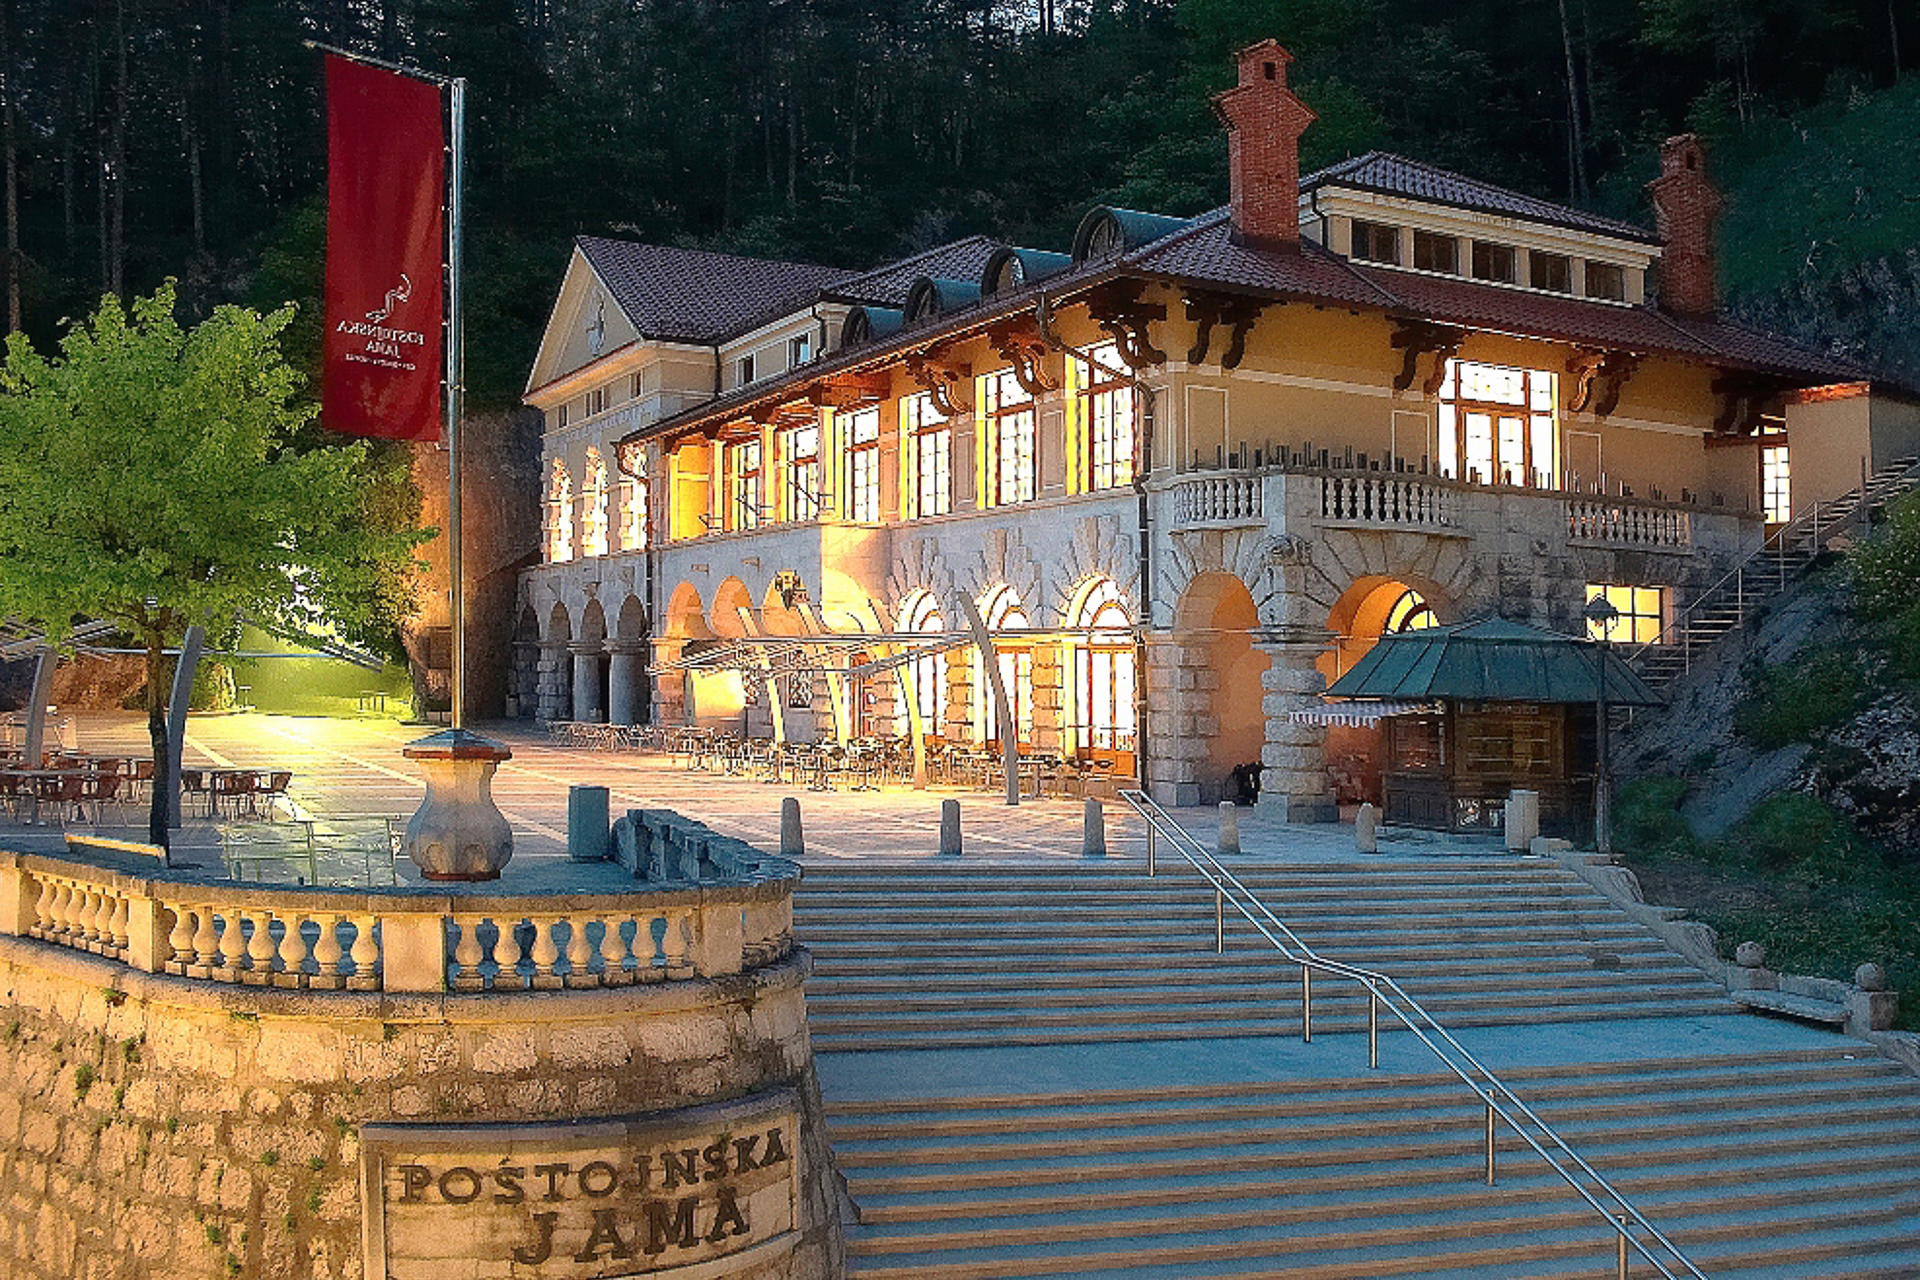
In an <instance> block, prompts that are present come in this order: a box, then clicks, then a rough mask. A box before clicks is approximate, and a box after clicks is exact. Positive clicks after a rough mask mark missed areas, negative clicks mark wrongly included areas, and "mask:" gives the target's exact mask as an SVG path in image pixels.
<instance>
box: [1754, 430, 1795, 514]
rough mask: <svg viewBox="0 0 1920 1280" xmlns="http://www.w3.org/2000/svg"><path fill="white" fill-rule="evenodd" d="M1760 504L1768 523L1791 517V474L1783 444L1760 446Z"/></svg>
mask: <svg viewBox="0 0 1920 1280" xmlns="http://www.w3.org/2000/svg"><path fill="white" fill-rule="evenodd" d="M1760 506H1761V508H1762V509H1763V510H1764V511H1765V512H1766V514H1767V523H1768V524H1785V523H1786V522H1787V521H1789V520H1791V519H1793V474H1792V471H1791V470H1790V469H1789V467H1788V464H1787V446H1785V445H1783V444H1769V445H1763V446H1761V449H1760Z"/></svg>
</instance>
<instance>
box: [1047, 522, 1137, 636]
mask: <svg viewBox="0 0 1920 1280" xmlns="http://www.w3.org/2000/svg"><path fill="white" fill-rule="evenodd" d="M1101 578H1108V579H1111V580H1112V581H1113V582H1114V583H1115V584H1116V585H1117V586H1118V587H1119V588H1120V590H1121V591H1122V592H1123V593H1124V594H1125V595H1126V596H1127V598H1128V599H1129V600H1131V601H1133V602H1134V603H1133V605H1132V606H1131V607H1130V611H1131V612H1132V613H1134V614H1135V615H1136V616H1137V615H1138V614H1139V612H1140V610H1139V598H1140V597H1139V591H1140V557H1139V552H1138V551H1137V550H1136V548H1135V543H1134V539H1133V538H1132V537H1131V536H1129V535H1128V534H1127V533H1126V532H1125V531H1124V529H1123V527H1122V525H1121V523H1120V520H1119V518H1118V517H1116V516H1084V517H1082V518H1081V519H1080V520H1078V521H1077V522H1075V524H1074V527H1073V536H1072V537H1071V538H1070V539H1068V541H1067V549H1066V554H1065V555H1063V556H1062V557H1061V559H1060V563H1059V565H1058V566H1057V569H1056V577H1055V583H1056V584H1057V585H1056V594H1055V596H1054V599H1053V602H1052V605H1053V607H1052V609H1051V613H1052V614H1053V615H1054V616H1055V617H1058V618H1060V619H1062V620H1066V621H1070V620H1071V618H1072V616H1073V612H1074V609H1075V608H1076V607H1077V606H1078V605H1079V603H1080V597H1081V595H1082V593H1083V592H1085V590H1086V589H1087V585H1088V583H1090V582H1092V581H1095V580H1097V579H1101Z"/></svg>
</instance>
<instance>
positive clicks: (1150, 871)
mask: <svg viewBox="0 0 1920 1280" xmlns="http://www.w3.org/2000/svg"><path fill="white" fill-rule="evenodd" d="M1147 874H1148V875H1149V876H1151V875H1152V874H1153V819H1152V818H1148V819H1147Z"/></svg>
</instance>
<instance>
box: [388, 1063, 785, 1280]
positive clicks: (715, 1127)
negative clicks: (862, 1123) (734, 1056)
mask: <svg viewBox="0 0 1920 1280" xmlns="http://www.w3.org/2000/svg"><path fill="white" fill-rule="evenodd" d="M798 1139H799V1102H798V1099H797V1097H796V1096H795V1095H794V1094H793V1093H792V1092H791V1091H788V1090H780V1091H777V1092H773V1093H764V1094H758V1095H755V1096H754V1097H751V1098H744V1099H741V1100H739V1101H736V1102H729V1103H721V1104H716V1105H713V1106H706V1107H692V1108H688V1109H685V1110H681V1111H669V1112H660V1113H655V1114H651V1115H644V1116H634V1117H630V1118H625V1119H617V1120H593V1121H583V1122H580V1123H577V1124H564V1123H562V1124H525V1125H518V1124H508V1125H367V1126H366V1127H364V1128H363V1129H362V1130H361V1164H360V1179H361V1182H360V1187H361V1206H362V1212H363V1214H364V1224H365V1225H364V1237H365V1245H366V1257H367V1268H366V1274H367V1276H368V1278H369V1280H373V1278H374V1277H382V1278H383V1280H496V1278H497V1280H523V1278H531V1277H538V1278H540V1280H547V1278H549V1277H552V1278H554V1280H577V1278H584V1277H588V1276H593V1277H612V1276H652V1275H670V1276H673V1277H675V1278H676V1280H708V1278H709V1277H716V1278H717V1277H722V1276H727V1275H732V1274H734V1273H736V1272H738V1271H741V1270H744V1269H746V1268H747V1267H750V1266H754V1265H757V1264H759V1263H762V1262H765V1261H768V1260H771V1259H773V1258H777V1257H779V1256H781V1255H782V1254H784V1253H786V1252H788V1251H789V1250H791V1249H792V1248H793V1245H794V1242H795V1239H796V1235H795V1230H794V1226H795V1218H796V1196H797V1188H798V1186H799V1179H798V1177H797V1169H796V1163H795V1162H796V1161H797V1159H798V1151H799V1141H798Z"/></svg>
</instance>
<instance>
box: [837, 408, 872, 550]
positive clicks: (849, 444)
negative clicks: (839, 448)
mask: <svg viewBox="0 0 1920 1280" xmlns="http://www.w3.org/2000/svg"><path fill="white" fill-rule="evenodd" d="M845 421H846V428H847V441H846V450H847V511H846V516H847V519H849V520H853V521H857V522H858V523H860V524H877V523H879V520H880V411H879V410H878V409H862V410H860V411H859V412H858V413H850V414H848V415H847V416H846V419H845Z"/></svg>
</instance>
